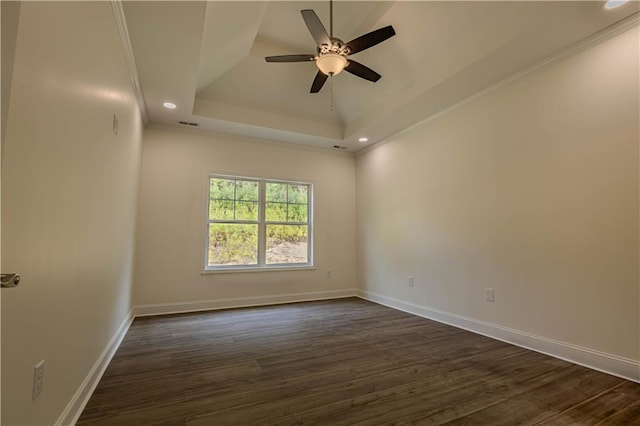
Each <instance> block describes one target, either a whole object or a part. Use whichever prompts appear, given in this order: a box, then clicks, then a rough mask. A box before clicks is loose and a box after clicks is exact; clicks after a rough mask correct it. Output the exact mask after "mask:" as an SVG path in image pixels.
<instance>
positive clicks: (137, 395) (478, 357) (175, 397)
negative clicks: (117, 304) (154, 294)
mask: <svg viewBox="0 0 640 426" xmlns="http://www.w3.org/2000/svg"><path fill="white" fill-rule="evenodd" d="M89 424H91V425H354V424H361V425H387V424H424V425H430V424H465V425H524V424H545V425H592V424H608V425H640V384H637V383H633V382H629V381H626V380H623V379H620V378H617V377H614V376H610V375H607V374H603V373H599V372H597V371H594V370H590V369H588V368H584V367H580V366H577V365H574V364H571V363H568V362H565V361H561V360H558V359H555V358H551V357H548V356H545V355H542V354H539V353H537V352H532V351H529V350H526V349H521V348H519V347H516V346H512V345H509V344H506V343H502V342H499V341H496V340H492V339H489V338H486V337H483V336H480V335H477V334H473V333H470V332H466V331H463V330H460V329H457V328H454V327H449V326H446V325H443V324H440V323H437V322H433V321H430V320H427V319H424V318H420V317H417V316H413V315H410V314H406V313H403V312H400V311H397V310H394V309H390V308H387V307H384V306H380V305H376V304H374V303H370V302H367V301H364V300H360V299H355V298H353V299H340V300H333V301H321V302H310V303H297V304H290V305H279V306H268V307H259V308H244V309H231V310H224V311H214V312H205V313H193V314H182V315H171V316H159V317H146V318H138V319H136V320H135V321H134V322H133V324H132V326H131V328H130V330H129V332H128V333H127V335H126V337H125V339H124V341H123V342H122V344H121V346H120V348H119V349H118V351H117V353H116V354H115V356H114V358H113V360H112V362H111V364H110V365H109V367H108V369H107V371H106V372H105V374H104V376H103V378H102V380H101V382H100V384H99V385H98V387H97V389H96V390H95V392H94V394H93V396H92V398H91V400H90V401H89V403H88V404H87V407H86V408H85V410H84V412H83V414H82V416H81V417H80V420H79V422H78V425H89Z"/></svg>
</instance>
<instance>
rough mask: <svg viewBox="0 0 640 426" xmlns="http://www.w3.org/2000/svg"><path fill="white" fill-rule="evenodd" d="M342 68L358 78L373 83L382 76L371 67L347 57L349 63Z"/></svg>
mask: <svg viewBox="0 0 640 426" xmlns="http://www.w3.org/2000/svg"><path fill="white" fill-rule="evenodd" d="M344 70H345V71H347V72H350V73H351V74H353V75H356V76H358V77H360V78H364V79H365V80H369V81H373V82H374V83H375V82H376V81H378V80H380V77H382V76H381V75H380V74H378V73H377V72H375V71H374V70H372V69H371V68H369V67H367V66H364V65H362V64H361V63H360V62H356V61H354V60H353V59H349V63H347V66H346V67H345V68H344Z"/></svg>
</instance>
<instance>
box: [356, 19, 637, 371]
mask: <svg viewBox="0 0 640 426" xmlns="http://www.w3.org/2000/svg"><path fill="white" fill-rule="evenodd" d="M638 40H639V34H638V29H637V28H634V29H633V30H630V31H628V32H626V33H623V34H622V35H619V36H617V37H616V38H613V39H610V40H608V41H606V42H604V43H602V44H599V45H597V46H595V47H592V48H590V49H589V50H586V51H584V52H582V53H580V54H578V55H576V56H573V57H571V58H569V59H566V60H564V61H562V62H560V63H556V64H553V65H550V66H547V67H544V68H542V69H540V70H538V71H535V72H534V73H532V74H529V75H527V76H525V77H523V78H520V79H518V80H516V81H514V82H511V83H509V84H507V85H505V86H502V87H501V88H499V89H497V90H494V91H492V92H490V93H488V94H485V95H483V96H482V97H479V98H477V99H475V100H473V101H471V102H469V103H467V104H465V105H462V106H459V107H458V108H456V109H454V110H452V111H450V112H448V113H446V114H443V115H441V116H439V117H435V118H433V119H431V120H428V121H425V122H423V123H422V124H420V125H418V126H416V127H414V128H411V129H408V130H406V131H404V132H403V133H402V134H399V135H397V136H395V137H393V138H391V139H390V140H388V141H387V142H386V143H384V144H382V145H379V146H376V147H374V148H373V149H370V150H368V151H366V152H364V153H362V154H361V155H359V156H358V157H357V159H356V174H357V177H356V180H357V197H358V199H357V223H358V225H357V226H358V234H357V243H358V277H359V286H360V288H362V289H363V290H364V291H365V292H369V294H373V295H380V296H384V298H386V300H392V299H395V300H396V301H400V302H402V303H406V302H409V303H411V304H413V305H416V306H419V307H423V308H424V307H426V308H429V309H430V310H431V312H435V311H439V312H443V313H447V314H453V315H457V316H459V317H466V318H469V319H471V320H474V321H483V322H486V323H491V324H495V325H498V326H501V327H506V328H509V329H514V330H516V331H517V332H524V333H531V334H533V335H537V336H541V337H543V338H545V339H553V340H557V341H560V342H563V343H568V344H572V345H578V346H580V347H583V348H588V349H592V350H595V351H600V352H603V353H605V354H611V355H613V356H614V357H618V358H617V360H618V361H621V362H626V361H624V360H625V359H626V360H627V361H631V364H630V365H633V363H634V361H635V365H636V367H635V368H636V373H635V374H636V377H637V379H638V380H640V369H638V367H637V366H638V361H640V340H639V339H640V309H639V266H638V265H639V263H638V255H639V250H638V231H639V229H638V228H639V226H638V222H639V209H638V201H639V200H638V198H639V186H638V177H639V170H638V155H639V153H638V143H639V134H638V131H639V124H640V123H639V120H640V119H639V117H640V111H639V87H638V84H639V81H638V80H639V72H638V64H639V58H638V50H639V48H638V47H639V46H638V44H639V41H638ZM410 275H411V276H414V277H415V287H413V288H410V287H409V286H408V284H407V281H408V280H407V277H408V276H410ZM488 287H491V288H494V289H495V302H494V303H489V302H486V301H485V288H488ZM407 306H408V305H407ZM622 358H624V359H622ZM631 374H632V375H633V371H632V373H631Z"/></svg>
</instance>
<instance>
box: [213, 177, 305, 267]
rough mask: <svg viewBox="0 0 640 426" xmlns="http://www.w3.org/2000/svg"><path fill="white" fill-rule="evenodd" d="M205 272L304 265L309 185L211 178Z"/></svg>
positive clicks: (238, 178)
mask: <svg viewBox="0 0 640 426" xmlns="http://www.w3.org/2000/svg"><path fill="white" fill-rule="evenodd" d="M208 200H209V201H208V214H207V247H206V248H207V250H206V259H205V270H225V269H226V270H228V269H231V270H238V269H247V270H250V269H262V268H267V269H269V268H273V269H277V268H282V267H308V266H312V265H313V260H312V249H311V248H312V244H311V241H312V220H311V217H312V214H311V206H312V202H311V201H312V186H311V184H309V183H302V182H284V181H272V180H265V179H253V178H244V177H229V176H217V175H211V176H209V197H208Z"/></svg>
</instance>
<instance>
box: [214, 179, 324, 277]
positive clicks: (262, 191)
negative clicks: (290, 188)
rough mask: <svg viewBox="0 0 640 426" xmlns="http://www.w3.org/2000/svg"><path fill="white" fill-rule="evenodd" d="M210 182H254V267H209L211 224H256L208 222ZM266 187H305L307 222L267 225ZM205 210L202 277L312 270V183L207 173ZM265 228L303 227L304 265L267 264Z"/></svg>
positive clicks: (249, 222) (238, 221) (270, 223)
mask: <svg viewBox="0 0 640 426" xmlns="http://www.w3.org/2000/svg"><path fill="white" fill-rule="evenodd" d="M211 179H229V180H244V181H250V182H258V188H259V192H258V221H257V225H258V263H257V264H256V265H217V266H209V225H210V224H211V223H238V224H256V221H246V220H233V221H232V220H228V221H227V220H225V221H222V220H211V219H210V218H209V202H210V201H209V200H210V196H211V194H210V190H211V185H210V183H211ZM267 183H280V184H287V185H305V186H307V187H308V192H307V222H306V223H305V222H267V221H266V214H265V210H266V204H267V200H266V187H267ZM205 187H206V190H205V192H206V206H205V209H204V211H205V221H204V222H205V226H204V259H203V270H202V273H204V274H209V273H221V272H257V271H286V270H304V269H315V265H314V256H313V252H314V250H313V245H314V244H313V243H314V235H313V183H311V182H304V181H292V180H283V179H269V178H258V177H249V176H234V175H226V174H220V173H207V177H206V185H205ZM267 225H307V260H308V261H307V262H306V263H282V264H267V263H266V257H267V256H266V253H267V234H266V233H267Z"/></svg>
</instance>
